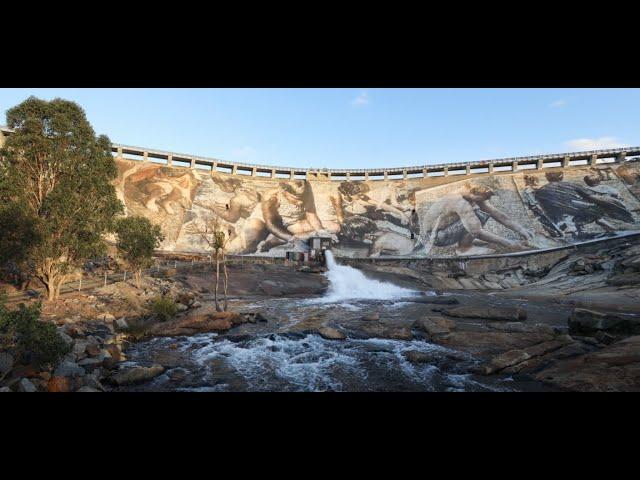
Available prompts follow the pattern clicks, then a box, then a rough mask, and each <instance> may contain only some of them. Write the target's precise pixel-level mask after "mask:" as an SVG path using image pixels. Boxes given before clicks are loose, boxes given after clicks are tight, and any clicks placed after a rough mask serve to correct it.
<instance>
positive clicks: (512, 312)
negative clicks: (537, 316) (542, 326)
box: [442, 307, 527, 322]
mask: <svg viewBox="0 0 640 480" xmlns="http://www.w3.org/2000/svg"><path fill="white" fill-rule="evenodd" d="M442 313H443V314H445V315H447V316H450V317H458V318H480V319H486V320H500V321H507V322H509V321H511V322H521V321H523V320H526V318H527V312H526V310H524V309H523V308H521V307H455V308H450V309H447V310H442Z"/></svg>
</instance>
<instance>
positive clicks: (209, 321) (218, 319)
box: [147, 310, 247, 337]
mask: <svg viewBox="0 0 640 480" xmlns="http://www.w3.org/2000/svg"><path fill="white" fill-rule="evenodd" d="M199 311H200V310H199ZM246 321H247V320H246V319H245V318H244V317H243V316H242V315H240V314H239V313H236V312H216V311H211V312H203V313H192V314H189V315H187V316H186V317H184V318H175V319H173V320H169V321H167V322H160V323H157V324H155V325H152V326H151V327H150V328H149V329H148V330H147V333H148V334H149V335H152V336H163V337H171V336H175V335H194V334H197V333H208V332H225V331H227V330H229V329H230V328H232V327H233V326H234V325H239V324H241V323H245V322H246Z"/></svg>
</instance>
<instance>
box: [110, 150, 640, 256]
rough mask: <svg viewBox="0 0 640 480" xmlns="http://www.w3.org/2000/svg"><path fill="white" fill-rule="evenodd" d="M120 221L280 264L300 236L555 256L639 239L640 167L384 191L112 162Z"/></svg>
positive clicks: (449, 252)
mask: <svg viewBox="0 0 640 480" xmlns="http://www.w3.org/2000/svg"><path fill="white" fill-rule="evenodd" d="M118 164H119V172H120V174H119V177H118V184H117V190H118V194H119V195H120V198H121V199H122V200H123V201H124V203H125V205H126V210H127V212H128V213H130V214H142V215H146V216H148V217H150V218H151V219H152V220H153V221H155V222H156V223H159V224H160V225H162V228H163V230H164V233H165V236H166V238H165V241H164V244H163V248H164V249H167V250H175V251H206V242H205V241H204V240H203V238H202V235H201V234H200V232H202V231H203V228H204V227H205V226H206V224H207V223H208V222H210V221H211V220H212V219H214V218H215V219H217V221H218V222H219V223H220V224H221V225H222V227H223V228H224V229H226V231H227V232H226V233H227V234H228V239H229V241H228V251H229V253H242V254H264V255H283V254H284V252H285V251H289V250H305V249H307V245H308V239H309V238H310V237H316V236H322V237H330V238H331V239H332V244H333V247H332V248H333V249H334V250H335V251H337V253H338V254H339V255H346V256H374V257H375V256H385V255H387V256H388V255H402V256H405V255H411V256H455V255H481V254H491V253H506V252H517V251H523V250H531V249H538V248H545V247H553V246H561V245H566V244H570V243H576V242H581V241H585V240H589V239H594V238H598V237H601V236H605V235H611V234H612V233H615V232H618V231H627V230H638V229H640V216H639V215H640V202H639V201H638V199H639V198H640V197H639V194H640V168H639V167H640V163H637V162H633V163H630V162H629V163H625V164H622V165H616V164H614V165H599V166H597V167H586V166H585V167H584V168H576V167H572V168H568V169H549V170H547V171H545V170H542V171H540V170H529V171H527V170H525V171H521V172H517V173H511V174H499V175H484V176H474V177H471V178H470V177H467V176H463V175H460V176H451V177H447V178H443V177H440V178H439V179H434V178H427V179H422V178H421V179H407V180H402V181H398V180H389V181H379V180H375V181H353V182H352V181H329V180H293V179H292V180H272V179H268V178H260V177H243V176H239V175H233V176H232V175H227V174H219V173H214V174H213V175H212V174H211V173H210V172H205V171H199V170H191V169H178V168H175V169H174V168H168V167H164V166H161V165H154V164H148V163H146V164H141V163H138V162H132V161H121V160H118Z"/></svg>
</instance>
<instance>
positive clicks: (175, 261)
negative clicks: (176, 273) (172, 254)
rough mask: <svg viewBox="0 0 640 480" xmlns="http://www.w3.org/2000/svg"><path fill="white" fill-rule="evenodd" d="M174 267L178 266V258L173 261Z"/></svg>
mask: <svg viewBox="0 0 640 480" xmlns="http://www.w3.org/2000/svg"><path fill="white" fill-rule="evenodd" d="M173 268H178V261H177V260H174V261H173Z"/></svg>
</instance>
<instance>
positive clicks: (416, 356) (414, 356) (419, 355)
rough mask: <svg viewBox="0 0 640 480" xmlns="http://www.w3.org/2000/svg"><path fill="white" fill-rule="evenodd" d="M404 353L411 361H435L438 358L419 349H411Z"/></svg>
mask: <svg viewBox="0 0 640 480" xmlns="http://www.w3.org/2000/svg"><path fill="white" fill-rule="evenodd" d="M403 355H404V357H405V358H406V359H407V361H409V362H411V363H433V362H434V361H435V360H436V357H435V356H434V355H432V354H430V353H425V352H420V351H418V350H409V351H406V352H404V353H403Z"/></svg>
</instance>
